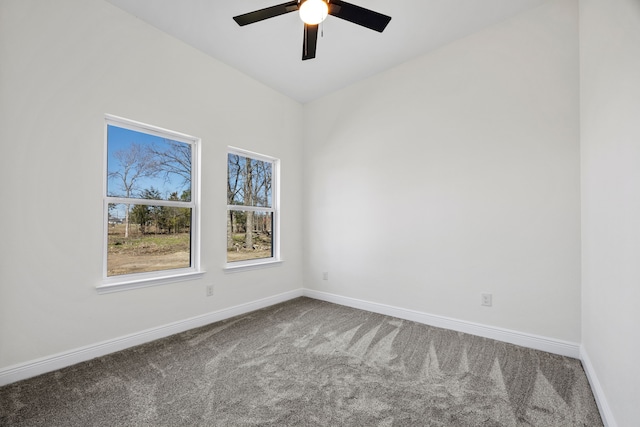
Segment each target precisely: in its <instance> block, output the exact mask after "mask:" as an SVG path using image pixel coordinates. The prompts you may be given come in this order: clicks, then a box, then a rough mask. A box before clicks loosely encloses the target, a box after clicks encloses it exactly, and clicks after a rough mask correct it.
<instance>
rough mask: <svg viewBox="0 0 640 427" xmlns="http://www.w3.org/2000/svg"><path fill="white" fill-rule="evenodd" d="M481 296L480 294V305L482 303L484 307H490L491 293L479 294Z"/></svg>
mask: <svg viewBox="0 0 640 427" xmlns="http://www.w3.org/2000/svg"><path fill="white" fill-rule="evenodd" d="M481 296H482V302H481V305H484V306H485V307H491V304H492V301H491V300H492V296H491V294H481Z"/></svg>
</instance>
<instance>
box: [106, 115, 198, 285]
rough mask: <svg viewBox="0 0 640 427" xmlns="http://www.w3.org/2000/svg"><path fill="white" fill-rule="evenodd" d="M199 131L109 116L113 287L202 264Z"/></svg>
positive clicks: (162, 278)
mask: <svg viewBox="0 0 640 427" xmlns="http://www.w3.org/2000/svg"><path fill="white" fill-rule="evenodd" d="M198 149H199V140H198V139H197V138H193V137H190V136H188V135H183V134H180V133H177V132H171V131H167V130H164V129H160V128H157V127H153V126H149V125H145V124H141V123H137V122H133V121H129V120H125V119H121V118H118V117H114V116H107V117H106V156H105V157H106V162H105V165H106V166H105V171H104V179H105V185H104V203H103V204H104V227H105V239H104V278H103V279H104V280H103V284H102V285H101V286H99V287H98V288H99V290H102V291H113V290H120V289H122V288H124V289H128V288H132V287H133V288H135V287H140V286H148V285H155V284H160V283H163V282H168V281H176V280H180V279H185V278H189V276H193V275H194V274H197V273H198V270H199V244H198V243H199V230H198V225H199V215H198V213H199V201H198V179H199V178H198V173H197V172H198V156H197V154H198Z"/></svg>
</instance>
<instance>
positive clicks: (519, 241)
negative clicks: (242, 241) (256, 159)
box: [304, 0, 580, 342]
mask: <svg viewBox="0 0 640 427" xmlns="http://www.w3.org/2000/svg"><path fill="white" fill-rule="evenodd" d="M578 65H579V59H578V8H577V1H574V0H566V1H553V2H550V3H548V4H546V5H543V6H541V7H539V8H537V9H534V10H532V11H529V12H527V13H525V14H523V15H520V16H518V17H516V18H514V19H511V20H509V21H507V22H504V23H501V24H499V25H496V26H493V27H491V28H489V29H487V30H484V31H481V32H479V33H477V34H475V35H473V36H470V37H467V38H465V39H462V40H460V41H458V42H456V43H453V44H451V45H448V46H446V47H444V48H442V49H440V50H437V51H435V52H433V53H430V54H427V55H425V56H422V57H420V58H418V59H415V60H413V61H411V62H408V63H405V64H403V65H400V66H398V67H396V68H394V69H392V70H390V71H388V72H385V73H383V74H380V75H377V76H375V77H373V78H370V79H368V80H366V81H363V82H360V83H358V84H355V85H353V86H350V87H348V88H346V89H344V90H341V91H339V92H336V93H334V94H332V95H329V96H327V97H324V98H322V99H320V100H318V101H315V102H313V103H310V104H307V105H305V109H304V114H305V116H304V120H305V122H304V123H305V129H304V133H305V151H304V156H305V157H304V159H305V212H304V215H305V248H306V250H305V253H304V255H305V263H306V266H305V268H306V269H305V271H306V273H305V287H308V288H310V289H314V290H318V291H324V292H330V293H333V294H338V295H341V296H346V297H352V298H358V299H363V300H367V301H372V302H377V303H384V304H389V305H393V306H399V307H402V308H406V309H413V310H418V311H422V312H426V313H431V314H437V315H443V316H448V317H452V318H455V319H461V320H466V321H472V322H477V323H482V324H486V325H492V326H497V327H501V328H508V329H514V330H517V331H521V332H527V333H532V334H538V335H542V336H546V337H550V338H555V339H561V340H568V341H572V342H579V341H580V201H579V195H580V182H579V179H580V174H579V114H578V112H579V83H578V80H579V70H578ZM324 271H326V272H328V273H329V280H327V281H324V280H322V272H324ZM482 292H490V293H493V303H494V305H493V307H491V308H487V307H481V306H480V294H481V293H482Z"/></svg>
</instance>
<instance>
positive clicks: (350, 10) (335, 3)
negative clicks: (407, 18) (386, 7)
mask: <svg viewBox="0 0 640 427" xmlns="http://www.w3.org/2000/svg"><path fill="white" fill-rule="evenodd" d="M329 14H330V15H333V16H335V17H337V18H341V19H344V20H345V21H349V22H353V23H354V24H358V25H362V26H363V27H367V28H369V29H371V30H374V31H377V32H379V33H381V32H382V31H384V29H385V28H386V27H387V24H388V23H389V21H391V17H390V16H387V15H383V14H382V13H378V12H374V11H373V10H369V9H365V8H364V7H360V6H356V5H355V4H351V3H347V2H346V1H340V0H331V2H330V3H329Z"/></svg>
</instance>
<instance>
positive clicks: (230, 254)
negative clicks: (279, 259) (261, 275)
mask: <svg viewBox="0 0 640 427" xmlns="http://www.w3.org/2000/svg"><path fill="white" fill-rule="evenodd" d="M248 230H251V232H248ZM272 256H273V214H272V213H271V212H252V211H232V210H229V211H228V212H227V262H233V261H244V260H248V259H258V258H271V257H272Z"/></svg>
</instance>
